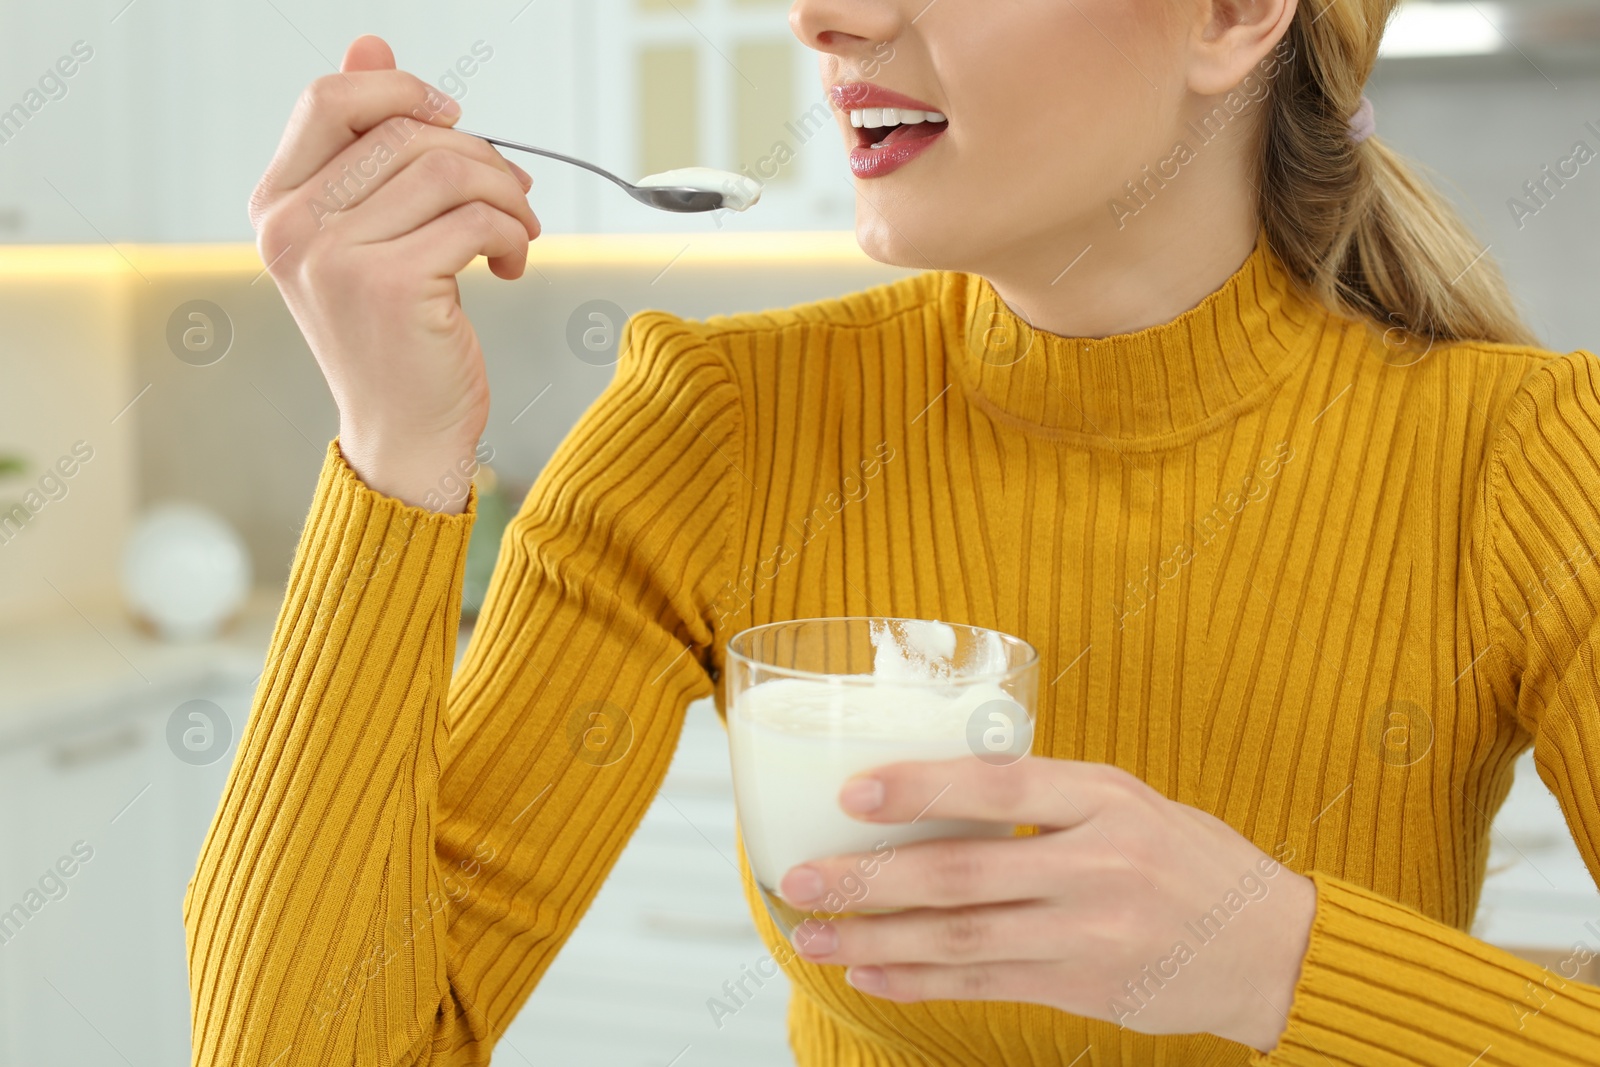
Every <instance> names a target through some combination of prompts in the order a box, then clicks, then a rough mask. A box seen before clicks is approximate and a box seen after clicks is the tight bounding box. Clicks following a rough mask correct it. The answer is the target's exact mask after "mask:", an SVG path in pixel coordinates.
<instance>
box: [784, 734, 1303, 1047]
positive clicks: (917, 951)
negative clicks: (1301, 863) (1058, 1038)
mask: <svg viewBox="0 0 1600 1067" xmlns="http://www.w3.org/2000/svg"><path fill="white" fill-rule="evenodd" d="M930 802H931V803H930ZM840 806H841V807H842V808H844V810H845V811H846V812H849V813H850V814H852V815H854V816H855V817H856V818H859V819H862V820H864V821H866V822H874V823H897V822H898V823H905V822H910V821H911V820H913V819H916V818H918V817H919V816H924V817H938V818H945V819H976V820H983V821H992V822H997V823H1005V824H1015V825H1027V826H1037V827H1038V829H1039V832H1038V833H1037V834H1036V835H1030V836H1019V837H1011V838H1000V839H993V838H988V839H953V840H942V841H926V842H919V843H915V844H909V845H904V846H901V847H899V848H897V849H896V850H895V851H894V855H893V857H892V858H891V859H890V860H888V861H887V862H884V861H881V858H878V861H877V862H873V863H871V864H869V865H865V866H864V865H863V859H864V858H865V859H872V857H861V856H837V857H832V858H829V859H825V860H821V861H817V862H812V863H807V864H804V865H801V866H798V867H795V868H792V869H791V870H790V871H789V872H788V873H787V874H786V875H785V876H784V878H783V881H782V883H781V887H780V891H781V892H782V894H783V896H784V898H785V899H786V900H787V901H788V902H789V903H791V904H793V905H795V906H797V907H802V908H805V907H815V906H816V905H817V904H819V903H822V902H824V901H826V900H828V898H829V896H830V895H836V894H837V892H838V890H837V887H838V886H840V885H849V886H851V887H852V889H853V890H859V888H860V882H861V875H860V871H862V870H863V869H870V870H871V871H872V875H871V878H870V880H869V881H868V883H867V884H866V887H865V890H864V892H857V891H853V892H852V894H851V895H852V897H853V900H852V904H860V905H861V906H862V907H864V908H868V909H877V908H902V909H907V910H903V911H897V912H892V913H890V914H872V915H862V914H855V915H851V916H847V917H843V918H837V919H833V920H831V921H828V922H819V921H817V920H808V921H807V922H805V923H802V924H801V925H800V926H799V927H797V928H796V930H795V931H794V932H793V938H794V944H795V947H796V949H797V950H798V951H799V953H800V955H801V956H802V958H804V959H806V960H809V961H811V962H813V963H819V964H843V965H845V966H847V967H848V968H849V970H848V971H847V972H846V977H847V979H848V980H849V981H850V983H851V984H852V985H853V986H855V987H856V988H857V989H859V990H861V991H862V992H864V993H868V994H871V995H873V996H878V997H883V998H885V999H888V1000H894V1001H919V1000H1003V1001H1023V1002H1029V1003H1035V1004H1043V1005H1047V1006H1050V1007H1054V1008H1059V1009H1061V1010H1063V1011H1070V1012H1074V1013H1076V1014H1079V1015H1084V1016H1088V1017H1091V1018H1097V1019H1105V1020H1109V1021H1113V1022H1117V1023H1119V1024H1120V1025H1122V1026H1125V1027H1127V1028H1129V1029H1133V1030H1138V1031H1142V1032H1145V1033H1153V1034H1168V1033H1195V1032H1202V1031H1204V1032H1209V1033H1213V1034H1217V1035H1219V1036H1221V1037H1225V1038H1229V1039H1231V1040H1234V1041H1239V1042H1241V1043H1243V1044H1246V1045H1249V1046H1252V1047H1254V1048H1256V1049H1259V1050H1262V1051H1266V1050H1269V1049H1271V1048H1272V1047H1273V1046H1275V1045H1276V1044H1277V1041H1278V1037H1279V1035H1280V1034H1281V1033H1282V1032H1283V1029H1284V1027H1285V1026H1286V1025H1287V1022H1288V1019H1287V1015H1288V1011H1289V1006H1290V1002H1291V1000H1292V998H1293V991H1294V986H1295V982H1296V980H1297V979H1298V977H1299V972H1300V962H1301V959H1302V958H1303V957H1304V955H1305V951H1306V944H1307V938H1308V935H1309V931H1310V927H1311V920H1312V916H1313V914H1314V912H1315V908H1316V889H1315V886H1314V885H1313V883H1312V882H1311V880H1310V879H1308V878H1305V877H1302V876H1301V875H1298V874H1296V873H1294V872H1293V871H1290V870H1289V869H1288V868H1286V867H1284V866H1283V865H1282V864H1281V863H1280V862H1278V859H1275V858H1274V857H1272V856H1269V855H1267V854H1266V853H1264V852H1262V851H1261V850H1260V849H1259V848H1257V847H1256V846H1255V845H1254V844H1253V843H1251V842H1250V841H1248V840H1247V839H1245V838H1244V837H1243V836H1241V835H1240V834H1239V833H1237V832H1236V831H1235V830H1233V829H1232V828H1231V827H1230V826H1228V825H1227V824H1226V823H1224V822H1222V821H1221V820H1220V819H1217V818H1215V817H1213V816H1211V815H1209V814H1207V813H1205V812H1203V811H1200V810H1199V809H1197V808H1193V807H1190V806H1188V805H1185V804H1179V803H1176V802H1174V801H1171V800H1168V799H1166V798H1165V797H1163V796H1162V795H1161V794H1159V793H1158V792H1156V791H1155V790H1154V789H1152V788H1150V787H1149V786H1148V785H1146V784H1145V783H1144V782H1142V781H1140V780H1139V779H1138V778H1136V777H1134V776H1133V775H1131V774H1128V773H1126V772H1124V771H1122V770H1120V769H1118V768H1115V767H1111V766H1107V765H1104V764H1096V763H1081V762H1073V761H1066V760H1054V759H1046V758H1041V757H1037V756H1029V757H1026V758H1024V759H1023V760H1021V761H1020V762H1017V763H1014V764H1011V765H1010V766H1006V767H995V766H992V765H990V764H987V763H985V762H983V761H981V760H979V759H975V758H973V759H968V758H963V759H956V760H945V761H938V762H908V763H896V764H891V765H889V766H886V767H881V768H878V769H876V770H874V771H872V772H869V773H868V774H865V775H861V776H858V777H856V778H854V779H852V780H851V781H850V782H848V783H847V784H846V785H845V787H844V789H843V790H842V791H841V793H840ZM1281 856H1282V850H1280V857H1281Z"/></svg>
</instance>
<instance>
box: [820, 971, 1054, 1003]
mask: <svg viewBox="0 0 1600 1067" xmlns="http://www.w3.org/2000/svg"><path fill="white" fill-rule="evenodd" d="M1063 970H1064V968H1063V967H1062V965H1061V964H1059V963H1052V962H1045V961H1042V960H1024V961H1011V962H1006V963H973V964H967V965H965V966H954V967H950V966H940V965H938V964H918V963H907V964H891V965H889V966H882V967H852V968H850V970H848V971H846V972H845V980H846V981H848V982H849V983H850V984H851V985H852V986H855V987H856V988H857V989H859V990H860V991H861V992H863V993H866V994H867V995H869V996H874V997H879V998H881V999H883V1000H893V1001H897V1002H899V1003H903V1004H908V1003H911V1002H914V1001H919V1000H1014V1001H1032V1002H1039V1001H1040V1000H1042V999H1044V998H1043V996H1042V993H1043V992H1044V991H1047V990H1050V989H1052V988H1055V987H1057V986H1059V985H1060V984H1061V981H1062V972H1063Z"/></svg>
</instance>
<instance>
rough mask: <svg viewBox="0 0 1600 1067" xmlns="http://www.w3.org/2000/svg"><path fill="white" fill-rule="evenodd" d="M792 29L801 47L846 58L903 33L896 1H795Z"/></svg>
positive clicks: (790, 20)
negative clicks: (847, 55)
mask: <svg viewBox="0 0 1600 1067" xmlns="http://www.w3.org/2000/svg"><path fill="white" fill-rule="evenodd" d="M789 28H790V29H791V30H792V31H793V32H794V35H795V36H796V37H797V38H799V40H800V43H801V44H803V45H805V46H806V47H807V48H811V49H814V50H815V51H818V52H830V53H833V54H834V55H846V54H848V53H850V52H852V51H857V50H860V49H861V48H863V47H864V46H867V45H870V44H871V43H872V42H874V41H888V40H892V39H893V38H894V37H895V36H896V35H897V34H898V33H899V32H900V15H899V12H898V10H897V9H896V6H895V4H894V2H893V0H795V3H794V5H793V6H792V7H790V8H789Z"/></svg>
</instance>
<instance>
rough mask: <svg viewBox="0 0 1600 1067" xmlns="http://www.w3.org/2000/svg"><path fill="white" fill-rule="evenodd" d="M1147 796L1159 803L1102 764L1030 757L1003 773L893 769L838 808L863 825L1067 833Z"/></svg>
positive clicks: (848, 793) (943, 765) (853, 783)
mask: <svg viewBox="0 0 1600 1067" xmlns="http://www.w3.org/2000/svg"><path fill="white" fill-rule="evenodd" d="M1146 795H1148V797H1149V798H1150V799H1159V796H1160V795H1159V794H1157V793H1155V791H1154V790H1152V789H1150V787H1149V786H1147V785H1145V784H1144V783H1143V782H1141V781H1139V780H1138V779H1137V778H1135V777H1133V776H1132V775H1130V774H1128V773H1127V772H1125V771H1122V770H1120V769H1118V768H1116V767H1112V766H1109V765H1107V764H1101V763H1082V762H1076V761H1072V760H1054V759H1045V758H1042V757H1037V756H1027V757H1024V758H1023V759H1021V760H1018V761H1017V762H1016V763H1013V764H1010V765H1007V766H994V765H992V764H989V763H986V762H984V761H983V760H981V759H976V758H963V759H955V760H939V761H916V762H910V763H893V764H889V765H887V766H884V767H878V768H876V769H874V770H872V771H870V772H868V773H867V774H863V775H858V776H857V777H855V778H852V779H851V780H850V781H849V782H846V783H845V786H844V789H842V790H841V791H840V794H839V803H840V806H841V807H842V808H843V809H844V810H845V811H846V812H848V813H849V814H851V815H854V816H855V817H856V818H858V819H862V820H864V821H867V822H884V823H906V822H912V821H915V820H918V819H919V818H920V819H976V820H980V821H985V822H1000V823H1015V824H1024V825H1035V826H1041V827H1052V828H1070V827H1073V826H1078V825H1081V824H1083V823H1085V822H1089V821H1091V820H1093V819H1094V818H1095V816H1096V814H1097V813H1098V812H1100V811H1102V810H1104V809H1105V808H1106V807H1107V806H1108V805H1112V804H1121V803H1129V802H1134V801H1136V800H1139V799H1142V798H1145V797H1146Z"/></svg>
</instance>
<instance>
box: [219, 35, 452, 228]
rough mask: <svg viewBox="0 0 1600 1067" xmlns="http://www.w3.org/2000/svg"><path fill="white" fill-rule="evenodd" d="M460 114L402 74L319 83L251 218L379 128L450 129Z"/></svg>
mask: <svg viewBox="0 0 1600 1067" xmlns="http://www.w3.org/2000/svg"><path fill="white" fill-rule="evenodd" d="M353 49H354V46H352V50H353ZM460 114H461V107H460V105H459V104H457V103H456V102H455V101H454V100H452V99H450V97H448V96H446V95H445V94H444V93H442V92H440V91H439V90H438V89H435V88H433V87H432V86H431V85H428V84H427V83H426V82H424V81H423V80H422V79H420V78H418V77H417V76H416V75H414V74H407V73H405V72H404V71H398V70H371V71H350V72H348V73H339V74H330V75H328V76H327V77H323V78H318V79H317V80H316V81H314V82H312V83H311V86H310V87H309V88H308V89H306V91H305V92H304V93H303V94H302V95H301V97H300V102H299V103H298V104H296V105H295V110H294V114H293V115H292V116H291V117H290V119H289V126H288V129H287V130H285V131H284V135H283V140H282V142H280V143H279V145H278V151H277V154H276V155H275V156H274V157H273V160H272V165H271V166H270V167H268V169H267V173H266V176H265V177H263V178H262V179H261V184H260V185H259V186H257V188H256V193H255V195H254V196H253V197H252V199H251V214H252V219H253V220H254V221H259V218H258V216H259V215H260V213H262V212H264V211H265V210H266V209H268V208H269V207H270V206H271V205H272V203H273V202H274V201H275V200H277V199H278V198H279V197H282V196H284V195H286V194H288V193H289V192H291V191H293V190H295V189H298V188H299V187H300V186H301V185H303V184H305V183H306V182H308V181H309V180H311V179H312V178H313V176H315V175H316V174H317V173H318V172H320V171H321V170H322V169H323V167H325V166H326V165H327V164H328V161H329V160H331V159H332V158H333V157H334V156H336V155H338V154H339V153H340V152H341V151H343V150H344V149H346V148H348V147H349V146H350V145H352V144H354V143H355V142H356V141H357V140H358V139H359V138H360V137H361V136H362V135H363V134H365V133H366V132H367V131H369V130H371V129H372V128H374V127H375V126H377V125H379V124H380V123H383V122H385V121H387V120H389V119H392V118H395V117H397V116H405V117H407V118H410V119H411V120H413V121H414V122H416V123H418V124H419V125H430V126H449V125H451V124H452V123H453V122H455V120H456V119H457V118H458V117H459V116H460Z"/></svg>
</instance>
